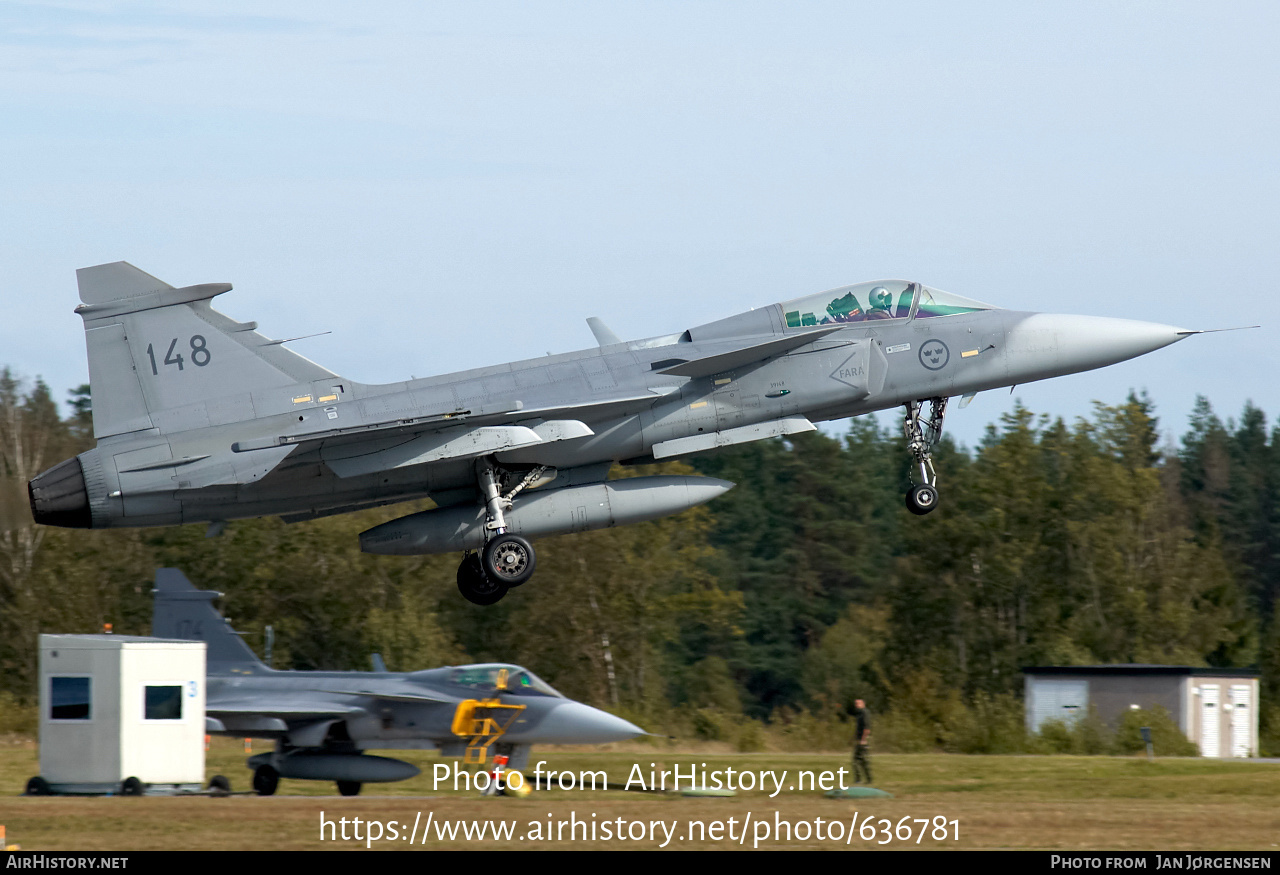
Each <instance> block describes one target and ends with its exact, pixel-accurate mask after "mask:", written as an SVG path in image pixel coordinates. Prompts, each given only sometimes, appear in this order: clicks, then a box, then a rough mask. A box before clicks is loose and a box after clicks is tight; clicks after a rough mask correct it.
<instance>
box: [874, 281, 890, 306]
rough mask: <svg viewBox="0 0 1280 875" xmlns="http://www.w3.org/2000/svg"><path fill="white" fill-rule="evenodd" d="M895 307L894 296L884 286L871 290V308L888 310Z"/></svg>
mask: <svg viewBox="0 0 1280 875" xmlns="http://www.w3.org/2000/svg"><path fill="white" fill-rule="evenodd" d="M892 305H893V295H892V294H890V292H889V290H888V289H886V288H885V287H884V286H876V287H875V288H874V289H872V290H871V306H872V307H875V308H876V309H877V310H888V309H889V308H890V307H891V306H892Z"/></svg>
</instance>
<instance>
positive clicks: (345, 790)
mask: <svg viewBox="0 0 1280 875" xmlns="http://www.w3.org/2000/svg"><path fill="white" fill-rule="evenodd" d="M338 792H339V793H341V794H342V795H343V796H359V795H360V782H359V781H339V782H338Z"/></svg>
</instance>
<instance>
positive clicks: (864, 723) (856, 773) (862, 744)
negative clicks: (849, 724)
mask: <svg viewBox="0 0 1280 875" xmlns="http://www.w3.org/2000/svg"><path fill="white" fill-rule="evenodd" d="M853 719H854V722H855V724H856V730H855V732H854V737H853V783H855V784H861V783H862V777H861V776H862V775H866V776H867V783H868V784H870V783H871V755H870V752H869V751H870V747H871V715H870V714H868V713H867V706H866V703H865V702H863V701H862V700H861V699H856V700H854V703H853Z"/></svg>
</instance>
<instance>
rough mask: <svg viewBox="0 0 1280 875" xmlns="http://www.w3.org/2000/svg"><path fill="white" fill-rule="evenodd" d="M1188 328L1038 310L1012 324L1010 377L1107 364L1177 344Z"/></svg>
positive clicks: (1007, 337)
mask: <svg viewBox="0 0 1280 875" xmlns="http://www.w3.org/2000/svg"><path fill="white" fill-rule="evenodd" d="M1187 333H1188V332H1186V331H1185V330H1184V329H1181V328H1175V327H1174V326H1172V325H1161V324H1159V323H1157V322H1139V321H1136V320H1133V319H1114V318H1111V317H1107V316H1065V315H1057V314H1051V313H1033V314H1029V315H1027V316H1025V317H1022V318H1020V319H1018V320H1017V321H1014V322H1012V323H1011V324H1010V325H1009V327H1008V328H1007V329H1006V332H1005V345H1006V348H1007V349H1008V355H1009V358H1008V361H1009V376H1010V377H1011V378H1013V379H1015V380H1017V381H1018V382H1028V381H1030V380H1043V379H1046V378H1048V377H1057V376H1061V375H1063V374H1074V373H1077V372H1079V371H1088V370H1092V369H1094V368H1101V367H1105V366H1107V365H1113V364H1115V363H1117V362H1122V361H1126V360H1128V359H1131V358H1136V357H1137V356H1140V355H1145V354H1147V353H1149V352H1154V351H1155V350H1157V349H1160V348H1162V347H1165V346H1168V345H1169V344H1171V343H1177V342H1178V341H1179V340H1182V339H1183V338H1184V337H1186V336H1187Z"/></svg>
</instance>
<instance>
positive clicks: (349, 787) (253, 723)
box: [151, 568, 646, 796]
mask: <svg viewBox="0 0 1280 875" xmlns="http://www.w3.org/2000/svg"><path fill="white" fill-rule="evenodd" d="M220 595H221V593H218V592H214V591H212V590H197V589H196V588H195V587H194V586H193V585H192V584H191V581H189V580H187V578H186V576H185V575H184V574H183V573H182V572H181V571H179V570H178V569H176V568H161V569H158V570H157V571H156V588H155V613H154V614H153V616H152V621H151V634H152V635H154V636H155V637H157V638H170V639H173V638H177V639H184V640H192V641H204V642H205V643H206V644H207V645H208V651H207V660H208V686H207V689H206V691H205V701H206V705H205V712H206V714H207V715H208V716H207V718H206V720H207V723H208V731H209V732H210V733H211V734H217V735H230V736H234V737H236V738H268V739H272V740H274V741H275V750H274V751H272V752H271V753H263V754H258V755H256V756H254V757H251V758H250V759H249V767H250V768H252V769H253V770H254V772H253V788H254V789H255V790H256V791H258V793H259V794H260V795H263V796H270V795H271V794H272V793H274V792H275V791H276V785H277V783H278V782H279V780H280V778H282V777H284V778H309V779H313V780H319V781H336V782H337V784H338V791H339V792H340V793H342V795H344V796H354V795H355V794H357V793H359V792H360V785H361V784H366V783H371V782H382V781H402V780H404V779H406V778H412V777H413V776H414V775H416V774H418V769H417V768H416V767H415V766H413V765H410V764H409V763H406V762H404V761H403V760H396V759H391V758H388V757H379V756H370V755H368V754H366V753H365V751H366V750H387V749H391V750H439V751H440V753H441V755H442V756H446V757H461V758H462V759H463V760H464V761H465V762H471V763H483V762H485V761H486V760H487V759H488V757H489V756H490V754H495V755H502V756H506V757H508V758H509V762H508V764H507V765H508V766H509V767H510V768H512V769H522V768H524V767H525V766H526V764H527V762H528V759H529V752H530V749H531V746H532V745H534V744H604V743H607V742H611V741H623V740H626V739H628V738H635V737H636V736H637V735H644V734H646V733H645V731H644V730H643V729H641V728H639V727H638V726H634V725H633V724H631V723H628V722H627V721H626V720H623V719H622V718H620V717H614V716H613V715H612V714H608V713H606V712H604V711H600V710H597V709H596V708H592V707H590V706H589V705H584V704H582V703H581V702H575V701H573V700H571V699H567V698H565V697H564V696H562V695H561V694H560V693H558V692H556V691H555V690H554V689H552V688H551V686H550V685H548V684H547V683H545V682H544V681H542V680H540V679H539V678H538V676H537V675H535V674H534V673H533V672H531V671H529V670H528V669H524V668H521V667H520V666H518V665H499V664H487V665H459V666H453V667H450V668H435V669H428V670H426V671H415V672H389V671H386V670H385V668H384V667H382V666H381V659H380V658H378V657H375V658H374V661H375V663H377V664H378V667H379V668H380V669H381V670H379V671H373V672H354V671H274V670H272V669H270V668H267V667H266V666H265V665H263V664H262V662H260V661H259V660H258V658H257V657H256V656H255V655H254V654H253V651H252V650H250V649H249V648H248V646H247V645H246V644H245V643H244V641H243V640H241V638H240V637H239V635H238V634H237V633H236V632H235V631H233V630H232V629H231V627H230V625H229V624H228V623H227V622H226V621H225V620H223V619H222V617H221V616H220V615H219V614H218V612H217V611H216V610H215V609H214V607H213V604H212V601H213V600H214V599H216V598H218V596H220ZM451 774H452V772H451ZM449 786H452V785H451V784H450V785H449Z"/></svg>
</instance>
